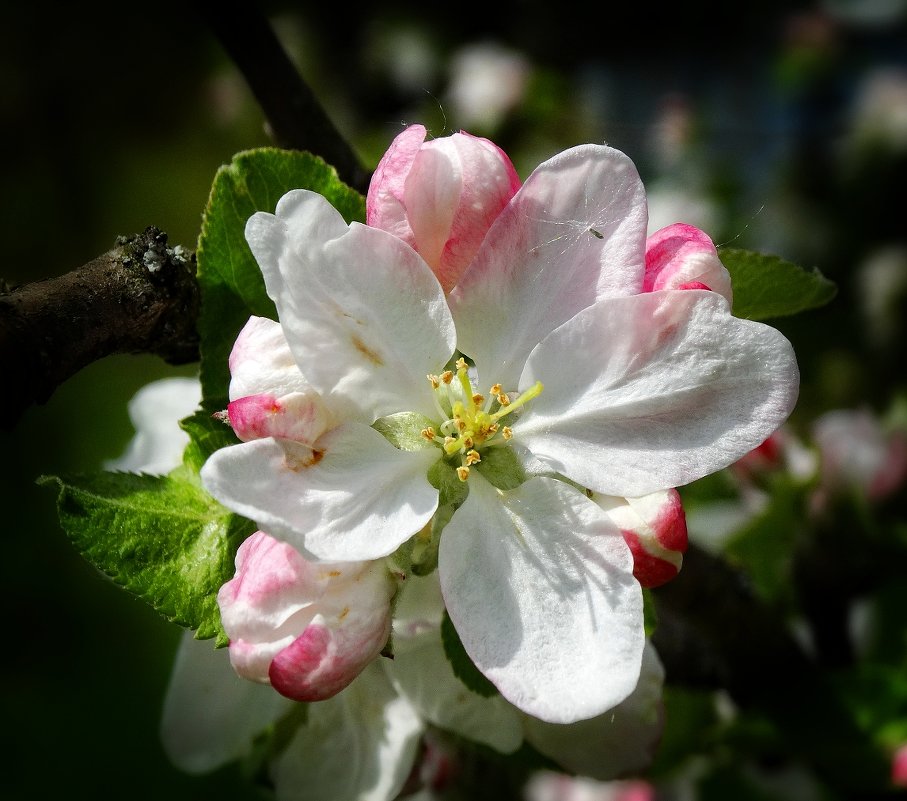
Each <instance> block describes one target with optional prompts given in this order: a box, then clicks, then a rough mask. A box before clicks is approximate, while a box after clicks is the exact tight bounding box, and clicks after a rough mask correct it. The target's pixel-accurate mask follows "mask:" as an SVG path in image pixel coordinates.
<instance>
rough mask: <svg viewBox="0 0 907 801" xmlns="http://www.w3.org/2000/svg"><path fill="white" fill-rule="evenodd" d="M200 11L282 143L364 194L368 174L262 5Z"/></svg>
mask: <svg viewBox="0 0 907 801" xmlns="http://www.w3.org/2000/svg"><path fill="white" fill-rule="evenodd" d="M195 6H196V8H197V9H198V11H199V13H200V15H201V16H202V18H203V19H204V21H205V23H206V24H207V25H208V26H209V27H210V28H211V30H212V31H213V32H214V34H215V35H216V36H217V38H218V40H219V41H220V43H221V46H222V47H223V48H224V50H226V52H227V53H228V54H229V56H230V58H231V59H232V61H233V63H234V64H236V66H237V68H238V69H239V71H240V72H241V73H242V75H243V77H244V78H245V80H246V83H247V84H248V85H249V88H250V89H251V90H252V93H253V94H254V95H255V99H256V100H257V101H258V104H259V105H260V106H261V109H262V111H263V112H264V114H265V117H266V118H267V120H268V125H269V126H270V128H271V133H272V135H273V137H274V140H275V141H276V142H277V144H278V145H279V146H281V147H284V148H288V149H294V150H308V151H310V152H312V153H315V154H316V155H318V156H321V158H323V159H324V160H325V161H326V162H327V163H328V164H330V165H332V166H333V167H334V168H335V169H336V170H337V173H338V175H339V176H340V178H341V179H342V180H343V181H345V182H346V183H347V184H349V185H350V186H351V187H353V188H354V189H357V190H358V191H360V192H362V193H365V191H366V190H367V189H368V183H369V177H370V173H369V171H368V170H366V169H365V168H364V167H363V166H362V164H361V162H360V161H359V159H358V157H357V156H356V154H355V153H354V152H353V149H352V148H351V147H350V145H349V144H348V143H347V142H346V140H345V139H344V138H343V136H341V134H340V132H339V131H338V130H337V128H336V127H335V126H334V123H333V122H331V120H330V118H329V117H328V115H327V113H326V112H325V111H324V109H323V108H322V106H321V104H320V103H319V102H318V100H317V98H316V97H315V95H314V94H313V92H312V90H311V88H309V86H308V84H306V82H305V81H304V80H303V79H302V77H301V76H300V75H299V72H298V71H297V69H296V67H295V66H294V65H293V62H292V61H290V59H289V57H288V56H287V54H286V51H285V50H284V49H283V46H282V45H281V43H280V40H279V39H278V38H277V36H276V34H275V33H274V30H273V28H272V27H271V25H270V24H269V23H268V20H267V18H266V17H265V16H264V15H263V14H262V13H261V11H260V10H259V9H258V7H257V5H256V4H255V3H252V2H244V1H243V0H195Z"/></svg>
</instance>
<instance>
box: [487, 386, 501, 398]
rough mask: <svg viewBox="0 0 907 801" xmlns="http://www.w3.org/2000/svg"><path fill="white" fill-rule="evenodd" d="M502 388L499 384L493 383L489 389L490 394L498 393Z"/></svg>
mask: <svg viewBox="0 0 907 801" xmlns="http://www.w3.org/2000/svg"><path fill="white" fill-rule="evenodd" d="M502 389H503V387H502V386H501V385H500V384H495V385H494V386H492V388H491V389H490V390H489V391H490V392H491V394H492V395H500V394H501V390H502Z"/></svg>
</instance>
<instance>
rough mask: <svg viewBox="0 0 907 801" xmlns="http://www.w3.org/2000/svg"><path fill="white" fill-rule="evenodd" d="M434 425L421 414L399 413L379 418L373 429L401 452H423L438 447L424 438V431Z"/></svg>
mask: <svg viewBox="0 0 907 801" xmlns="http://www.w3.org/2000/svg"><path fill="white" fill-rule="evenodd" d="M433 425H435V423H434V421H432V420H430V419H429V418H427V417H426V416H425V415H424V414H419V412H397V413H396V414H389V415H387V417H379V418H378V419H377V420H375V422H374V423H372V428H374V429H375V431H377V432H378V433H379V434H380V435H381V436H382V437H384V438H385V439H386V440H387V441H388V442H389V443H390V444H391V445H393V446H394V447H395V448H399V449H400V450H401V451H421V450H424V449H425V448H434V447H436V446H435V445H432V444H431V443H429V442H428V440H426V439H425V437H423V436H422V431H424V430H425V429H426V428H430V427H431V426H433ZM439 453H440V452H439Z"/></svg>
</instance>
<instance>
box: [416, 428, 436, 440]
mask: <svg viewBox="0 0 907 801" xmlns="http://www.w3.org/2000/svg"><path fill="white" fill-rule="evenodd" d="M419 433H420V434H421V435H422V436H423V437H425V439H427V440H428V441H429V442H434V441H435V430H434V429H433V428H432V427H431V426H429V427H428V428H423V429H422V430H421V431H420V432H419Z"/></svg>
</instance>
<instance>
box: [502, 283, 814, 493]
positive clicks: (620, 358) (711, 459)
mask: <svg viewBox="0 0 907 801" xmlns="http://www.w3.org/2000/svg"><path fill="white" fill-rule="evenodd" d="M536 380H540V381H542V383H543V384H544V385H545V389H544V391H543V392H542V394H541V395H539V397H538V398H536V399H535V400H534V401H533V402H532V404H531V405H530V407H529V408H528V410H527V411H526V412H525V414H524V415H523V417H522V418H521V419H520V420H519V422H518V423H515V424H514V426H513V427H514V433H515V435H516V436H518V437H519V440H520V441H521V442H522V443H523V444H524V445H526V446H527V447H528V448H529V450H530V451H532V453H533V454H534V455H535V456H536V457H539V458H541V459H544V460H545V461H547V462H548V463H549V464H550V465H551V466H552V467H553V468H554V469H555V470H558V471H560V472H562V473H564V474H565V475H567V476H569V477H570V478H572V479H573V480H574V481H578V482H579V483H580V484H582V485H583V486H586V487H589V488H590V489H594V490H596V491H598V492H601V493H603V494H606V495H623V496H627V497H638V496H641V495H646V494H648V493H650V492H655V491H657V490H662V489H666V488H668V487H677V486H681V485H683V484H687V483H689V482H690V481H693V480H695V479H697V478H701V477H702V476H704V475H707V474H708V473H712V472H714V471H716V470H720V469H721V468H723V467H726V466H727V465H729V464H731V462H734V461H736V460H737V459H739V458H740V457H741V456H743V455H744V454H745V453H747V452H749V451H750V450H752V449H753V448H755V447H756V446H757V445H759V444H760V443H761V442H763V441H764V440H765V438H766V437H767V436H768V435H769V434H771V433H772V431H774V430H775V429H776V428H778V427H779V426H780V425H781V424H782V423H783V422H784V420H785V419H786V418H787V416H788V415H789V414H790V412H791V410H792V409H793V407H794V404H795V402H796V399H797V389H798V385H799V373H798V370H797V363H796V359H795V357H794V352H793V348H792V347H791V345H790V343H789V342H788V341H787V339H785V338H784V336H783V335H782V334H781V333H779V332H778V331H776V330H775V329H774V328H770V327H769V326H766V325H762V324H761V323H754V322H751V321H749V320H740V319H738V318H736V317H732V316H731V314H730V311H729V309H728V305H727V301H726V300H725V299H724V298H723V297H721V296H720V295H717V294H716V293H714V292H707V291H705V290H685V291H682V292H676V291H674V292H672V291H664V292H652V293H647V294H644V295H636V296H634V297H629V298H611V299H608V300H605V301H602V302H601V303H600V304H597V305H596V306H595V307H593V308H589V309H586V310H584V311H582V312H580V314H578V315H577V316H576V317H575V318H574V319H573V320H570V321H569V322H568V323H566V324H564V325H563V326H561V328H559V329H558V330H557V331H555V332H554V333H552V335H551V336H550V337H548V339H546V340H545V342H543V343H542V344H541V345H539V347H538V348H537V349H536V350H535V351H534V352H533V354H532V356H531V357H530V358H529V361H528V363H527V365H526V370H525V372H524V373H523V376H522V377H521V379H520V386H530V385H531V384H532V383H534V382H535V381H536Z"/></svg>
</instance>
